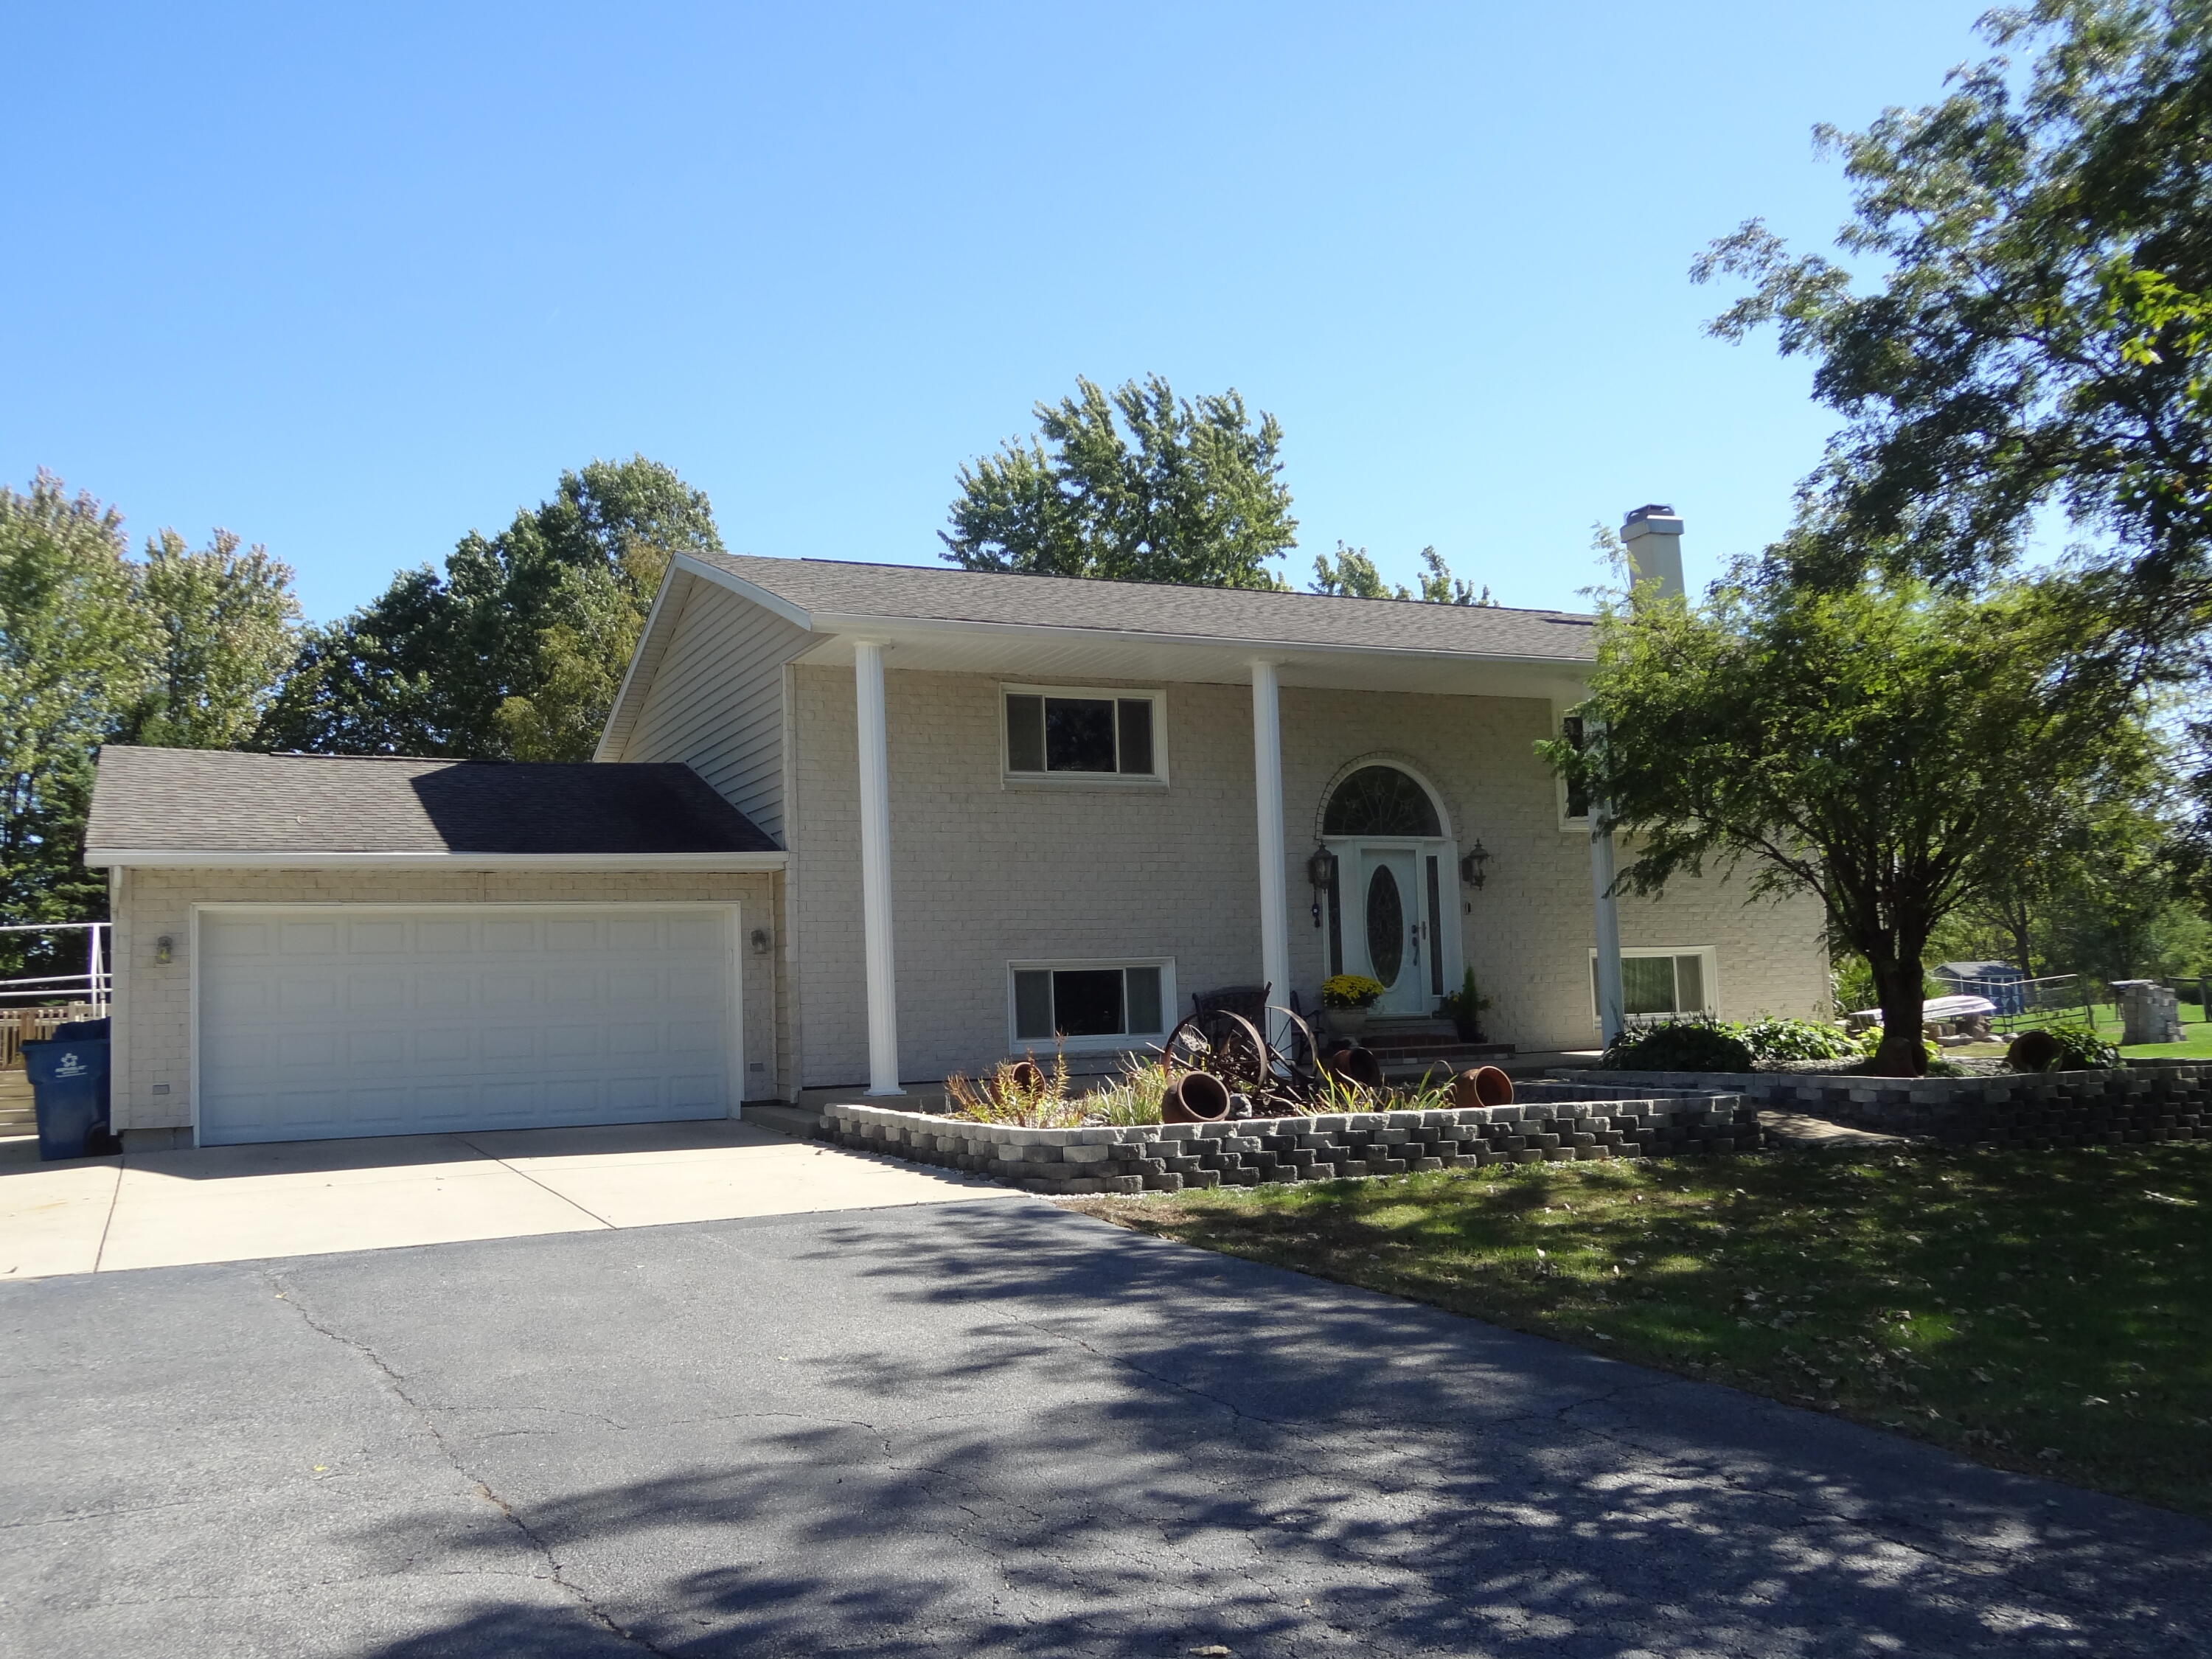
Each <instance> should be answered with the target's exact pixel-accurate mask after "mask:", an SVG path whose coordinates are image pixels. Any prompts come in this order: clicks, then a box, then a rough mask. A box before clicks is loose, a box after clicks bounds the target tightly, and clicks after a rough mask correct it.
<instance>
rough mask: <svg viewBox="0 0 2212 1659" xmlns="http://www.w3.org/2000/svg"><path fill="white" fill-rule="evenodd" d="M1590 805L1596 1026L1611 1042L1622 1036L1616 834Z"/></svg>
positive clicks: (1600, 810)
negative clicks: (1615, 877)
mask: <svg viewBox="0 0 2212 1659" xmlns="http://www.w3.org/2000/svg"><path fill="white" fill-rule="evenodd" d="M1604 810H1605V808H1604V805H1603V804H1602V803H1601V802H1598V801H1595V800H1594V801H1592V802H1591V803H1590V900H1591V904H1592V906H1593V908H1595V911H1596V921H1597V1023H1598V1029H1599V1030H1601V1031H1602V1032H1603V1033H1604V1034H1605V1040H1606V1042H1608V1043H1609V1042H1612V1041H1613V1038H1615V1037H1617V1036H1620V1028H1621V1026H1622V1024H1624V1023H1625V1022H1624V1020H1623V1018H1622V1016H1621V992H1620V909H1619V908H1618V907H1616V906H1615V905H1614V903H1613V831H1612V830H1611V829H1607V828H1602V827H1601V825H1602V824H1603V823H1604V819H1603V817H1602V816H1601V815H1602V814H1603V812H1604Z"/></svg>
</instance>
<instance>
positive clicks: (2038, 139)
mask: <svg viewBox="0 0 2212 1659" xmlns="http://www.w3.org/2000/svg"><path fill="white" fill-rule="evenodd" d="M1981 27H1982V29H1983V32H1984V34H1985V35H1986V36H1987V37H1988V38H1989V40H1990V42H1991V43H1992V45H1993V46H1995V47H1996V48H1997V50H1998V52H1999V53H2000V55H1998V56H1996V57H1993V58H1990V60H1988V61H1986V62H1984V63H1982V64H1977V65H1974V66H1972V67H1969V68H1966V69H1963V70H1959V71H1957V72H1955V73H1954V76H1953V77H1952V80H1951V82H1950V85H1949V88H1948V92H1947V94H1946V95H1945V96H1944V97H1943V98H1942V100H1940V101H1938V102H1936V103H1935V104H1931V105H1929V106H1926V107H1924V108H1921V109H1917V110H1905V109H1893V110H1890V111H1888V112H1887V113H1885V114H1884V115H1883V116H1882V117H1881V118H1880V119H1879V120H1877V121H1875V123H1874V124H1873V125H1871V126H1870V127H1869V128H1868V129H1867V130H1866V131H1863V132H1843V131H1836V130H1834V129H1831V128H1823V129H1820V137H1821V138H1822V140H1823V141H1824V143H1826V145H1827V147H1828V148H1829V149H1831V150H1832V151H1833V152H1836V153H1838V154H1840V155H1841V156H1842V158H1843V160H1844V167H1845V171H1846V173H1847V174H1848V176H1849V178H1850V183H1851V185H1852V187H1853V191H1854V209H1853V215H1852V217H1851V220H1850V222H1849V224H1848V225H1847V226H1846V227H1845V228H1844V231H1843V232H1842V234H1841V236H1840V239H1839V240H1840V246H1841V249H1842V252H1843V255H1844V258H1843V259H1842V260H1840V261H1839V260H1838V259H1834V258H1829V257H1827V256H1826V255H1823V254H1820V253H1801V252H1792V251H1791V250H1790V249H1789V248H1787V247H1785V246H1784V245H1783V244H1782V243H1781V242H1780V241H1779V240H1778V239H1777V238H1775V237H1774V236H1773V235H1772V234H1771V233H1769V232H1768V231H1767V230H1766V229H1765V227H1764V226H1763V225H1761V224H1760V223H1759V222H1757V221H1753V222H1750V223H1747V224H1746V225H1745V226H1744V227H1743V228H1741V230H1739V231H1738V232H1737V233H1736V234H1735V235H1733V236H1732V237H1729V238H1728V239H1727V240H1723V241H1722V242H1720V243H1718V244H1717V245H1716V246H1714V248H1713V249H1712V250H1711V252H1709V253H1708V254H1707V255H1706V256H1705V258H1703V259H1701V260H1700V261H1699V264H1698V267H1697V269H1696V272H1695V274H1696V275H1697V276H1699V278H1700V279H1701V280H1703V279H1705V278H1708V277H1711V276H1715V275H1717V274H1721V275H1727V276H1734V277H1738V278H1744V279H1748V281H1749V283H1750V284H1751V290H1750V292H1748V293H1747V294H1746V295H1744V296H1743V297H1742V298H1741V299H1740V300H1739V301H1737V302H1736V303H1735V305H1734V306H1733V307H1730V309H1729V311H1728V312H1727V313H1725V314H1724V315H1723V316H1722V317H1721V318H1720V319H1718V320H1717V322H1716V323H1715V325H1714V329H1715V331H1717V333H1719V334H1721V335H1722V336H1723V337H1729V338H1741V337H1744V336H1745V335H1747V334H1748V333H1749V332H1751V331H1753V330H1755V329H1758V328H1760V327H1762V326H1764V325H1774V326H1775V327H1776V328H1777V329H1778V332H1779V342H1780V345H1781V349H1783V351H1784V352H1785V353H1788V354H1792V355H1800V356H1807V357H1809V358H1810V359H1812V361H1813V362H1814V392H1815V395H1816V396H1817V397H1819V398H1820V399H1822V400H1823V401H1825V402H1826V403H1827V404H1831V405H1832V407H1834V408H1835V409H1836V410H1838V411H1839V412H1840V413H1841V414H1842V415H1844V416H1845V417H1846V420H1847V422H1848V424H1847V425H1846V426H1845V428H1844V430H1843V431H1842V433H1841V434H1840V435H1838V438H1837V439H1836V441H1835V442H1834V444H1833V446H1832V450H1831V453H1830V455H1829V458H1828V461H1827V464H1826V466H1825V468H1824V469H1823V470H1822V471H1821V472H1820V474H1819V475H1818V476H1817V477H1815V478H1814V479H1813V480H1812V481H1811V483H1810V485H1809V489H1810V490H1811V491H1812V493H1813V494H1814V495H1817V496H1819V497H1820V500H1821V503H1822V509H1823V512H1822V520H1823V525H1824V529H1823V533H1821V534H1820V535H1819V536H1817V537H1814V538H1810V539H1809V540H1808V542H1807V543H1806V544H1804V546H1803V547H1802V548H1801V550H1800V552H1801V554H1802V556H1804V558H1805V568H1806V569H1807V572H1808V574H1816V575H1819V576H1820V577H1821V579H1823V580H1830V581H1833V582H1838V583H1844V584H1848V583H1849V582H1850V581H1851V580H1853V579H1854V578H1855V575H1856V573H1857V568H1859V567H1860V566H1861V565H1862V564H1863V563H1864V562H1866V559H1867V557H1868V556H1869V554H1872V555H1874V556H1878V557H1879V558H1880V559H1881V561H1882V562H1886V563H1887V564H1888V565H1889V566H1891V567H1892V568H1899V569H1910V570H1913V571H1917V572H1918V573H1920V574H1925V575H1929V576H1931V577H1935V578H1938V579H1944V580H1963V581H1966V582H1967V583H1969V584H1971V583H1972V582H1973V581H1974V580H1978V579H1979V578H1980V576H1982V575H1983V574H1985V573H1987V572H1988V571H1990V569H1992V568H2002V566H2004V565H2005V564H2006V563H2008V562H2010V561H2012V560H2013V559H2015V557H2016V556H2018V555H2019V554H2020V553H2021V550H2022V549H2023V547H2024V545H2025V544H2027V541H2028V539H2029V538H2030V536H2031V534H2032V532H2033V529H2034V526H2036V524H2037V522H2038V520H2039V515H2040V514H2043V513H2045V511H2046V509H2051V508H2058V509H2063V511H2064V513H2067V514H2069V515H2070V516H2071V518H2072V519H2073V520H2074V521H2075V523H2076V524H2077V525H2079V526H2083V527H2085V528H2087V530H2089V531H2090V532H2093V538H2094V540H2095V541H2096V543H2097V544H2098V546H2099V547H2100V550H2101V553H2100V559H2099V561H2098V562H2099V563H2100V565H2101V567H2102V568H2103V569H2104V570H2105V571H2106V574H2107V575H2108V577H2109V581H2108V583H2107V592H2106V595H2105V599H2104V602H2105V603H2106V605H2109V606H2112V607H2113V608H2114V616H2115V620H2116V621H2117V622H2118V623H2120V624H2122V625H2123V627H2124V630H2125V632H2126V633H2127V634H2128V635H2131V636H2132V637H2133V638H2134V639H2136V640H2138V641H2141V640H2148V641H2152V642H2154V643H2155V644H2157V645H2159V646H2160V647H2161V648H2166V649H2172V650H2177V651H2182V652H2187V651H2190V650H2192V649H2193V648H2194V645H2195V641H2197V638H2198V637H2199V635H2200V634H2201V632H2202V629H2203V625H2204V622H2205V619H2206V617H2207V615H2208V614H2209V613H2212V0H2036V3H2033V4H2032V5H2027V6H2024V7H2021V8H2019V9H2006V10H1999V11H1993V12H1991V13H1990V15H1988V16H1987V17H1986V18H1985V19H1984V21H1983V23H1982V25H1981ZM2019 49H2025V50H2027V51H2030V52H2033V54H2034V57H2033V64H2031V65H2030V66H2029V67H2028V68H2027V70H2026V72H2025V73H2021V72H2019V71H2018V70H2015V66H2014V65H2013V64H2011V63H2010V62H2008V59H2007V58H2006V57H2004V56H2003V55H2002V53H2004V52H2012V51H2015V50H2019ZM1854 263H1856V264H1858V265H1859V266H1860V267H1861V269H1860V270H1857V271H1856V272H1855V271H1854V270H1852V269H1850V265H1851V264H1854Z"/></svg>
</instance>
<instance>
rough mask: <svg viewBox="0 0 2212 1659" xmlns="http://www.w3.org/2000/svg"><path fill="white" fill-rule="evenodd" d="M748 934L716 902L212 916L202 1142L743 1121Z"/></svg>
mask: <svg viewBox="0 0 2212 1659" xmlns="http://www.w3.org/2000/svg"><path fill="white" fill-rule="evenodd" d="M735 931H736V930H735V924H734V921H733V919H732V912H731V911H730V910H729V909H727V908H722V907H710V906H696V907H685V908H663V907H659V906H650V905H574V906H547V907H544V908H538V907H534V906H521V905H439V906H432V907H426V908H410V909H388V908H381V907H373V906H358V907H356V906H351V905H348V906H339V907H333V908H323V909H276V908H260V907H240V908H210V909H206V910H203V911H202V912H201V913H200V918H199V948H198V957H199V967H198V995H199V1138H200V1141H201V1144H203V1145H205V1146H215V1145H221V1144H222V1143H225V1142H232V1141H246V1140H306V1139H330V1138H334V1137H337V1136H342V1135H392V1134H412V1133H434V1132H436V1131H441V1130H451V1129H521V1128H539V1127H546V1126H548V1125H554V1124H575V1123H647V1122H656V1121H663V1120H667V1119H675V1118H706V1117H722V1116H725V1115H727V1113H728V1109H729V1106H730V1103H731V1102H732V1100H733V1099H734V1098H735V1096H734V1094H733V1091H732V1086H731V1085H732V1082H733V1080H734V1079H737V1078H738V1077H741V1076H742V1075H743V1074H744V1073H743V1070H742V1068H741V1066H740V1065H739V1063H738V1054H737V1049H738V1025H737V1021H738V1013H737V1008H738V997H737V989H738V987H737V971H738V969H737V960H738V958H737V952H736V951H735V949H734V945H735Z"/></svg>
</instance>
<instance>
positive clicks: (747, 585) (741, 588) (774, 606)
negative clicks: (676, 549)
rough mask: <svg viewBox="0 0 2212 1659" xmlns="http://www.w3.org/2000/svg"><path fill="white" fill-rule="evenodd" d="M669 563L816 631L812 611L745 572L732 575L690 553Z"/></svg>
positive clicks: (796, 625)
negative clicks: (772, 591)
mask: <svg viewBox="0 0 2212 1659" xmlns="http://www.w3.org/2000/svg"><path fill="white" fill-rule="evenodd" d="M668 563H669V568H671V570H672V569H679V568H680V569H682V570H683V571H684V573H685V574H688V575H693V576H696V577H698V578H699V579H700V580H702V581H710V582H713V583H714V585H715V586H718V587H726V588H727V589H729V590H730V592H732V593H734V594H736V595H737V596H738V598H739V599H750V600H751V601H752V602H753V603H754V604H755V605H758V606H760V607H761V608H762V609H763V611H774V612H775V614H776V615H777V616H779V617H782V618H783V619H784V621H786V622H787V623H791V624H792V626H793V627H794V628H803V629H806V631H807V632H808V633H810V634H811V633H812V632H813V631H814V613H813V612H811V611H807V610H805V609H804V608H802V607H800V606H799V605H793V603H792V602H791V601H790V600H789V599H785V598H784V597H783V596H782V595H781V593H771V592H769V591H768V589H766V588H765V587H763V586H760V585H759V584H758V583H757V582H749V581H747V580H745V579H744V577H743V576H733V575H732V574H730V573H729V572H728V571H726V570H725V569H723V568H721V567H720V565H715V564H709V563H708V562H707V561H706V560H704V559H700V558H694V557H693V556H691V555H690V554H689V553H678V554H676V555H675V556H673V557H671V559H670V560H669V562H668Z"/></svg>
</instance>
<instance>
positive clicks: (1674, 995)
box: [1589, 945, 1721, 1019]
mask: <svg viewBox="0 0 2212 1659" xmlns="http://www.w3.org/2000/svg"><path fill="white" fill-rule="evenodd" d="M1589 958H1590V1018H1593V1019H1595V1018H1597V1017H1598V1012H1597V1010H1598V1004H1597V952H1596V951H1591V952H1590V953H1589ZM1720 1000H1721V999H1720V977H1719V975H1718V972H1717V963H1716V962H1715V959H1714V951H1713V947H1712V946H1711V945H1662V946H1656V947H1648V948H1644V947H1639V948H1638V949H1634V950H1630V949H1626V948H1624V949H1623V950H1622V951H1621V953H1620V1002H1621V1008H1620V1012H1621V1015H1622V1017H1623V1018H1626V1019H1655V1018H1665V1017H1666V1016H1667V1015H1668V1014H1710V1013H1714V1012H1718V1010H1719V1008H1720Z"/></svg>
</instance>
